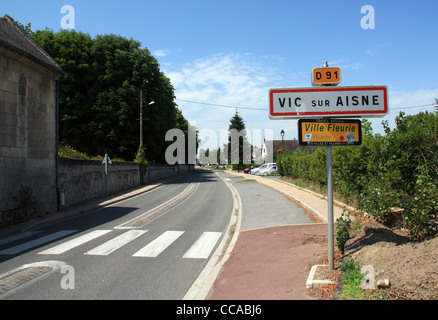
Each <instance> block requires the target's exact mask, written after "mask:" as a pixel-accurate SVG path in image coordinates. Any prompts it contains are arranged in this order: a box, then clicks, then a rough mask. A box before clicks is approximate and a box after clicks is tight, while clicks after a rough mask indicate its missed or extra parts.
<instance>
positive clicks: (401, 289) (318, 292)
mask: <svg viewBox="0 0 438 320" xmlns="http://www.w3.org/2000/svg"><path fill="white" fill-rule="evenodd" d="M335 253H336V255H335V267H339V264H340V262H341V261H342V260H343V259H348V258H352V259H354V260H356V261H358V262H359V263H360V264H361V265H362V266H365V265H367V266H372V267H373V269H374V276H375V281H374V284H375V285H377V282H378V281H379V280H384V279H388V280H389V281H390V287H389V288H386V289H380V290H379V289H374V290H367V291H369V293H378V294H377V295H374V297H376V296H380V297H384V298H385V299H391V300H392V299H394V300H437V299H438V237H435V238H433V239H430V240H427V241H424V242H409V241H408V238H407V232H406V231H403V230H396V229H390V228H388V227H386V226H384V225H382V224H380V223H377V222H375V221H369V220H367V221H364V222H363V226H362V228H361V229H360V230H359V231H357V232H356V233H355V234H353V235H352V236H351V239H350V240H348V241H347V243H346V246H345V253H344V256H342V255H341V254H340V253H339V252H338V251H337V250H336V252H335ZM318 263H322V264H327V257H326V256H325V257H320V259H319V261H318ZM318 269H320V268H318ZM320 271H321V273H320V274H319V275H316V277H318V279H319V278H321V280H322V279H323V278H324V279H330V280H334V279H338V277H339V276H340V274H341V272H340V271H339V270H336V271H335V272H331V273H330V272H327V271H324V269H323V268H321V269H320ZM339 282H340V281H338V283H339ZM335 291H336V285H329V286H322V287H319V288H316V289H312V290H309V292H308V293H309V295H312V296H316V297H319V298H322V299H334V298H336V294H335ZM338 293H339V292H338ZM366 297H372V295H371V294H369V295H367V296H366ZM366 297H364V299H367V298H366ZM337 298H340V297H339V295H338V296H337Z"/></svg>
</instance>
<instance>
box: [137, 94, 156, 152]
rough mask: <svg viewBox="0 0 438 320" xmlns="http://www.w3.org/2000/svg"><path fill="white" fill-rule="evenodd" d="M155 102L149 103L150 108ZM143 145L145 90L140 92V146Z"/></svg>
mask: <svg viewBox="0 0 438 320" xmlns="http://www.w3.org/2000/svg"><path fill="white" fill-rule="evenodd" d="M154 103H155V101H151V102H149V103H148V106H150V105H152V104H154ZM142 144H143V90H140V146H141V145H142Z"/></svg>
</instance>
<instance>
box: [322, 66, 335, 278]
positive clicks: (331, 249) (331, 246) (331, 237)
mask: <svg viewBox="0 0 438 320" xmlns="http://www.w3.org/2000/svg"><path fill="white" fill-rule="evenodd" d="M323 67H324V68H328V63H327V61H324V64H323ZM326 160H327V161H326V162H327V224H328V263H329V268H330V270H331V271H333V270H334V269H335V225H334V224H335V222H334V215H333V161H332V160H333V153H332V146H326Z"/></svg>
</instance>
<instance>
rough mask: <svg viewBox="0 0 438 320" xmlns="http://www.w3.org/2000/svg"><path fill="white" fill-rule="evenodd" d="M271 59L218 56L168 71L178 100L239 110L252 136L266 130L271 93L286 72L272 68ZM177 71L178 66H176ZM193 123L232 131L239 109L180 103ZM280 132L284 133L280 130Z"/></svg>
mask: <svg viewBox="0 0 438 320" xmlns="http://www.w3.org/2000/svg"><path fill="white" fill-rule="evenodd" d="M267 61H269V57H258V56H255V55H253V54H215V55H212V56H209V57H206V58H202V59H198V60H195V61H193V62H190V63H186V64H184V65H183V66H181V67H180V68H179V69H172V70H165V71H164V72H165V74H166V76H167V77H168V78H170V80H171V82H172V85H173V86H174V88H175V95H176V98H177V99H181V100H190V101H198V102H205V103H209V104H217V105H224V106H234V107H238V108H256V109H262V110H247V109H239V114H240V115H241V116H242V118H243V120H244V122H245V125H246V128H247V130H248V131H249V133H251V132H252V130H255V129H259V130H261V129H265V128H267V127H268V126H269V125H271V126H272V125H278V123H275V124H274V123H272V122H270V123H269V120H268V92H269V89H270V88H272V87H275V83H276V82H278V81H281V80H282V79H281V76H280V74H282V71H278V70H274V69H273V68H272V67H270V64H269V62H267ZM172 68H174V66H172ZM176 102H177V104H178V105H179V107H180V109H181V110H182V111H183V114H184V117H185V118H186V119H188V120H189V121H196V126H197V127H198V129H199V130H203V129H204V130H210V129H211V130H214V131H215V132H217V134H218V136H219V132H220V130H221V129H226V130H227V129H228V125H229V121H230V119H231V117H232V116H233V115H234V113H235V111H236V109H234V108H224V107H219V106H210V105H201V104H194V103H189V102H185V101H180V100H177V101H176ZM278 131H281V129H280V130H278Z"/></svg>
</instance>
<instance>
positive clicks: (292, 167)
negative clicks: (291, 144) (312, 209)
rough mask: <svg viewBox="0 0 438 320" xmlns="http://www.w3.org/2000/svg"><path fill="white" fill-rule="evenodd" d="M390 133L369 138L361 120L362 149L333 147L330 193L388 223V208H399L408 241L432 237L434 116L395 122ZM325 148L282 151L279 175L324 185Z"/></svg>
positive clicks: (437, 137) (437, 168)
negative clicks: (402, 212) (345, 199)
mask: <svg viewBox="0 0 438 320" xmlns="http://www.w3.org/2000/svg"><path fill="white" fill-rule="evenodd" d="M395 121H396V128H395V129H393V130H391V129H390V128H389V126H388V123H387V122H386V121H384V122H382V125H383V128H384V131H385V134H384V135H381V134H373V130H372V128H371V124H370V122H369V121H367V120H362V145H360V146H339V147H333V183H334V188H335V191H336V192H337V193H339V194H341V195H342V196H343V197H345V198H347V199H354V200H356V202H357V204H358V207H359V208H358V209H360V210H362V211H364V212H367V213H368V214H371V215H372V216H373V217H374V218H375V219H376V220H378V221H380V222H382V223H389V220H390V219H391V213H392V210H393V208H394V207H398V208H403V209H404V213H405V217H404V219H405V221H404V227H406V228H407V229H408V230H409V233H410V238H411V239H412V240H417V241H420V240H424V239H427V238H430V237H432V236H434V235H435V233H436V231H437V216H438V114H436V113H428V112H425V113H419V114H417V115H409V116H406V115H405V114H404V113H403V112H400V114H399V115H398V116H397V117H396V119H395ZM325 150H326V149H325V147H314V148H313V149H312V150H311V151H306V150H299V151H297V152H286V153H282V154H279V155H278V157H277V168H278V171H279V173H280V175H282V176H288V177H291V178H295V179H297V178H299V179H304V180H310V181H312V182H314V183H317V184H319V185H321V186H323V185H326V184H327V174H326V154H325Z"/></svg>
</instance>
